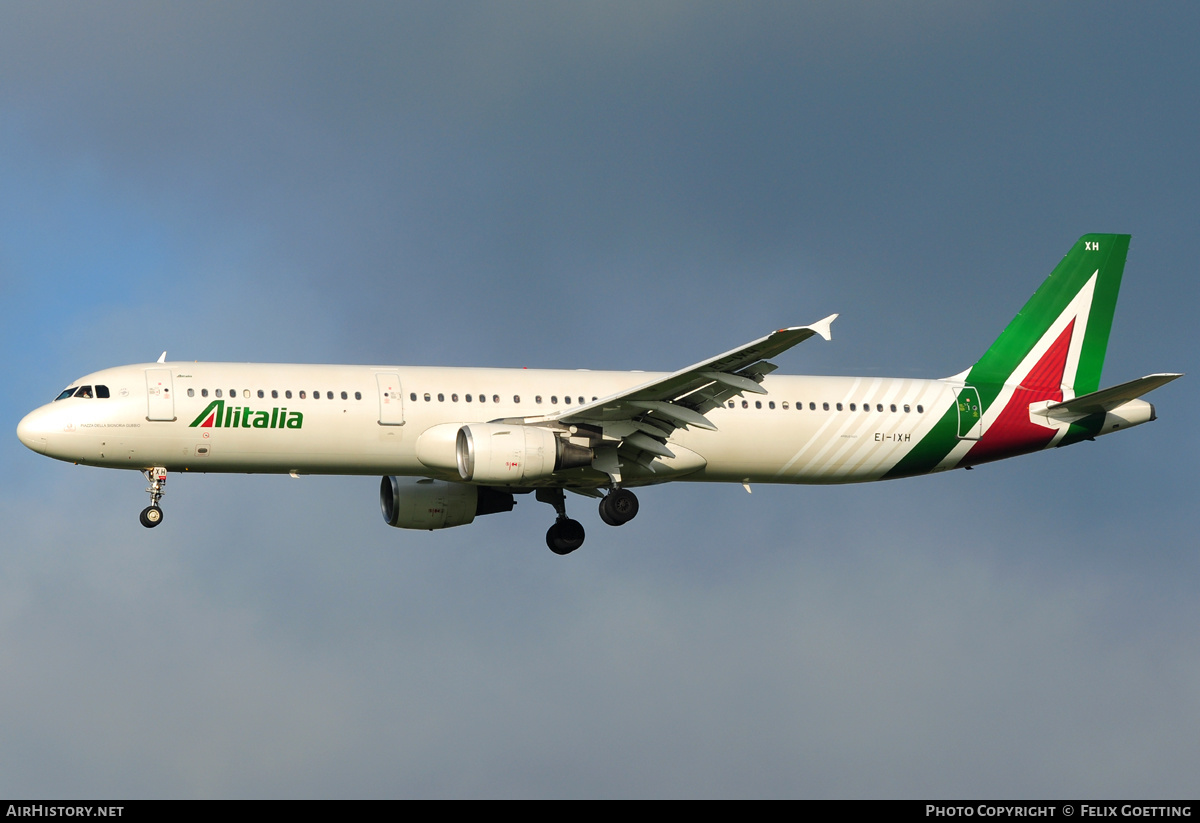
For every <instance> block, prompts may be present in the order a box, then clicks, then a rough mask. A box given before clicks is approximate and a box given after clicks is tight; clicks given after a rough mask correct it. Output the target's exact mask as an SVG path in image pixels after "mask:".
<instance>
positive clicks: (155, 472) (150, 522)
mask: <svg viewBox="0 0 1200 823" xmlns="http://www.w3.org/2000/svg"><path fill="white" fill-rule="evenodd" d="M142 474H144V475H146V479H147V480H149V481H150V487H149V488H148V489H146V491H148V492H150V505H149V506H147V507H146V508H144V509H142V514H141V516H140V517H139V518H138V519H140V520H141V521H142V525H143V526H145V527H146V528H147V529H153V528H154V527H155V526H157V525H158V524H159V523H161V522H162V519H163V510H162V509H160V508H159V507H158V501H159V500H162V496H163V487H164V486H166V485H167V470H166V469H164V468H162V467H161V466H155V467H154V468H153V469H144V470H143V471H142Z"/></svg>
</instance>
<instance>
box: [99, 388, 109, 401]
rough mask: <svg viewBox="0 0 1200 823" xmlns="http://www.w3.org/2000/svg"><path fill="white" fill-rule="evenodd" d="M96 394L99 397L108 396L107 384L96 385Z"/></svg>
mask: <svg viewBox="0 0 1200 823" xmlns="http://www.w3.org/2000/svg"><path fill="white" fill-rule="evenodd" d="M96 396H97V397H99V398H101V399H103V398H106V397H108V386H97V387H96Z"/></svg>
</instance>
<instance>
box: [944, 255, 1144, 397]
mask: <svg viewBox="0 0 1200 823" xmlns="http://www.w3.org/2000/svg"><path fill="white" fill-rule="evenodd" d="M1128 252H1129V235H1127V234H1085V235H1084V236H1083V237H1081V238H1079V240H1078V241H1076V243H1075V245H1074V246H1073V247H1072V248H1071V251H1069V252H1068V253H1067V256H1066V257H1064V258H1063V259H1062V261H1061V262H1060V263H1059V264H1058V265H1057V266H1056V267H1055V269H1054V271H1053V272H1051V273H1050V276H1049V277H1047V278H1046V280H1045V282H1043V283H1042V285H1041V287H1040V288H1039V289H1038V290H1037V291H1036V292H1034V295H1033V297H1031V298H1029V301H1028V302H1027V303H1026V304H1025V306H1024V308H1022V309H1021V311H1020V312H1018V313H1017V316H1016V317H1014V318H1013V320H1012V322H1011V323H1009V324H1008V328H1006V329H1005V330H1004V332H1003V333H1002V334H1001V335H1000V336H999V337H998V338H997V339H996V342H995V343H993V344H992V345H991V347H990V348H989V349H988V350H987V352H986V353H985V354H984V355H983V357H981V358H980V359H979V362H978V363H976V364H975V365H974V366H973V367H972V368H971V369H970V371H969V373H968V376H967V382H968V383H970V384H971V385H975V386H980V387H981V389H982V387H984V386H995V387H999V386H1002V385H1004V384H1015V383H1019V384H1023V385H1024V384H1026V381H1030V382H1031V383H1032V382H1036V383H1039V384H1042V383H1046V382H1047V381H1054V382H1058V383H1060V384H1061V385H1062V387H1063V388H1064V389H1066V390H1068V391H1069V392H1070V393H1071V394H1072V395H1077V394H1087V393H1089V392H1093V391H1096V390H1097V389H1098V388H1099V387H1100V370H1101V368H1102V367H1103V365H1104V352H1105V349H1107V347H1108V334H1109V331H1110V330H1111V329H1112V319H1113V311H1114V310H1115V308H1116V305H1117V293H1118V291H1120V288H1121V275H1122V273H1123V272H1124V270H1125V256H1126V254H1127V253H1128ZM1047 358H1048V359H1047ZM1037 387H1038V388H1042V386H1041V385H1038V386H1037ZM1029 388H1034V386H1033V385H1029ZM991 394H993V396H994V392H992V393H991ZM985 402H986V401H985Z"/></svg>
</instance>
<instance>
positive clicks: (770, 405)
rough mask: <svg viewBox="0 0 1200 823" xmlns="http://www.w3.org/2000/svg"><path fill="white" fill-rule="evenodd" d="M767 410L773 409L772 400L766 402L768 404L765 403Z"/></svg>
mask: <svg viewBox="0 0 1200 823" xmlns="http://www.w3.org/2000/svg"><path fill="white" fill-rule="evenodd" d="M767 408H768V409H773V408H775V401H774V400H770V401H768V402H767Z"/></svg>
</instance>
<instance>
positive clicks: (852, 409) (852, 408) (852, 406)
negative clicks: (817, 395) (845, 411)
mask: <svg viewBox="0 0 1200 823" xmlns="http://www.w3.org/2000/svg"><path fill="white" fill-rule="evenodd" d="M838 408H839V409H840V408H841V406H838ZM850 411H858V409H856V408H854V404H853V403H851V404H850Z"/></svg>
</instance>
